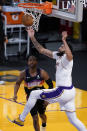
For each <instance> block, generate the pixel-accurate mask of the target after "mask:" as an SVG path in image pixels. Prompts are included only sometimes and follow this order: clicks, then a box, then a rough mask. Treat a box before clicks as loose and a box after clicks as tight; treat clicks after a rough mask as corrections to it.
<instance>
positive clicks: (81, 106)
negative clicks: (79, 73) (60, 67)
mask: <svg viewBox="0 0 87 131" xmlns="http://www.w3.org/2000/svg"><path fill="white" fill-rule="evenodd" d="M19 73H20V71H19V70H10V71H1V72H0V75H2V76H3V79H5V76H6V78H7V79H13V80H14V81H13V82H11V81H10V82H6V83H5V84H4V85H0V131H34V129H33V124H32V118H31V116H30V114H29V115H28V116H27V118H26V120H25V125H24V127H20V126H18V125H15V124H13V123H10V122H9V121H8V119H7V116H8V115H10V116H11V117H13V118H15V117H17V116H18V115H19V114H20V113H21V112H22V110H23V108H24V104H25V103H26V99H25V93H24V88H23V83H22V84H21V87H20V90H19V92H18V102H17V103H15V102H13V101H12V99H11V98H12V97H13V90H14V84H15V79H16V77H17V76H18V75H19ZM54 86H55V82H54ZM45 87H47V85H46V84H45ZM75 103H76V112H77V116H78V117H79V119H80V120H81V121H82V122H83V123H84V124H85V125H86V126H87V91H84V90H81V89H76V99H75ZM46 115H47V131H64V130H65V131H66V130H67V131H76V129H75V128H74V127H73V126H72V125H71V124H70V123H69V122H68V119H67V117H66V115H65V113H64V112H61V111H60V108H59V104H51V105H49V106H48V107H47V110H46ZM39 120H40V119H39ZM40 124H41V120H40Z"/></svg>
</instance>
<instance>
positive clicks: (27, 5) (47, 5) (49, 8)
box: [18, 1, 53, 14]
mask: <svg viewBox="0 0 87 131" xmlns="http://www.w3.org/2000/svg"><path fill="white" fill-rule="evenodd" d="M52 6H53V4H52V2H48V1H46V2H44V3H42V4H39V3H19V4H18V7H22V8H36V9H38V10H43V13H45V14H51V13H52Z"/></svg>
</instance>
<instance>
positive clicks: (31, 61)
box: [27, 55, 38, 68]
mask: <svg viewBox="0 0 87 131" xmlns="http://www.w3.org/2000/svg"><path fill="white" fill-rule="evenodd" d="M37 63H38V60H37V57H36V56H34V55H30V56H28V58H27V64H28V66H29V68H35V67H37Z"/></svg>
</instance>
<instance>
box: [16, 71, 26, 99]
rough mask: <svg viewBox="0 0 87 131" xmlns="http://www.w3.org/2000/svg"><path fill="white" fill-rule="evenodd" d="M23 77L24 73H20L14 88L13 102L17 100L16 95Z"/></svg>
mask: <svg viewBox="0 0 87 131" xmlns="http://www.w3.org/2000/svg"><path fill="white" fill-rule="evenodd" d="M24 75H25V71H22V72H21V73H20V76H19V77H18V79H17V81H16V84H15V86H14V96H13V100H14V101H16V100H17V93H18V90H19V88H20V84H21V83H22V81H23V80H24Z"/></svg>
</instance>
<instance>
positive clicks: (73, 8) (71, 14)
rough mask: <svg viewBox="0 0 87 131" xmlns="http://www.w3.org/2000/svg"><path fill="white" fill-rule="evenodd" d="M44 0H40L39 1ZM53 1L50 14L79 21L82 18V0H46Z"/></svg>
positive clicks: (43, 0)
mask: <svg viewBox="0 0 87 131" xmlns="http://www.w3.org/2000/svg"><path fill="white" fill-rule="evenodd" d="M45 1H46V0H41V1H40V3H42V2H45ZM48 1H50V2H52V3H53V9H52V14H51V15H50V16H53V17H58V18H61V19H65V20H69V21H74V22H81V21H82V18H83V0H52V1H51V0H48Z"/></svg>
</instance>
